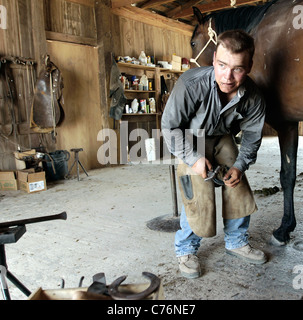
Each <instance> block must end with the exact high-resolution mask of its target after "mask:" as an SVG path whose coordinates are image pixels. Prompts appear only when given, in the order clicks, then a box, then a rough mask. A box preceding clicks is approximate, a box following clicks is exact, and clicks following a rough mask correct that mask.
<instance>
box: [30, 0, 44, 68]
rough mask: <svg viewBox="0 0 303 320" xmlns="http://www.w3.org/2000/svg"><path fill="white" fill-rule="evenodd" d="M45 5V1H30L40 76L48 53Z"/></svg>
mask: <svg viewBox="0 0 303 320" xmlns="http://www.w3.org/2000/svg"><path fill="white" fill-rule="evenodd" d="M43 3H44V1H41V0H31V1H30V4H31V12H32V33H33V45H34V53H35V60H36V61H37V64H38V65H37V74H39V72H40V70H41V65H42V63H43V58H44V56H45V55H46V53H47V48H46V35H45V22H44V7H43Z"/></svg>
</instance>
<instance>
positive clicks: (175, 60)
mask: <svg viewBox="0 0 303 320" xmlns="http://www.w3.org/2000/svg"><path fill="white" fill-rule="evenodd" d="M172 61H174V62H177V63H180V64H181V62H182V57H179V56H177V55H175V54H173V55H172Z"/></svg>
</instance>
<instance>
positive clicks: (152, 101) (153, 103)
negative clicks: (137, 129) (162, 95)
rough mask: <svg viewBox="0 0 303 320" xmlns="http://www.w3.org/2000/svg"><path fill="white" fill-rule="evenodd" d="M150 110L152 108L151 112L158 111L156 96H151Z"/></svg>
mask: <svg viewBox="0 0 303 320" xmlns="http://www.w3.org/2000/svg"><path fill="white" fill-rule="evenodd" d="M149 110H150V113H156V101H155V98H149Z"/></svg>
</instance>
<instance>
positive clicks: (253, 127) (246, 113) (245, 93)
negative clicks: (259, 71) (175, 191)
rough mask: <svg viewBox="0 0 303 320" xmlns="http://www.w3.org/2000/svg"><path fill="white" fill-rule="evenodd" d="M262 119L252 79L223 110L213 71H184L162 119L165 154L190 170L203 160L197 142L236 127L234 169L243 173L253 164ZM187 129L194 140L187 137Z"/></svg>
mask: <svg viewBox="0 0 303 320" xmlns="http://www.w3.org/2000/svg"><path fill="white" fill-rule="evenodd" d="M264 118H265V102H264V99H263V97H262V94H261V93H260V91H259V89H258V88H257V86H256V85H255V83H254V82H253V81H252V79H250V78H249V77H247V78H246V80H245V82H244V83H243V84H242V85H241V87H240V88H239V89H238V92H237V94H236V95H235V97H234V98H233V99H232V100H231V101H230V102H229V103H228V104H227V105H225V106H222V104H221V101H220V98H219V94H218V89H217V83H216V80H215V73H214V68H213V67H200V68H194V69H191V70H188V71H186V72H185V73H184V74H182V76H181V77H180V78H179V79H178V81H177V83H176V85H175V86H174V88H173V90H172V92H171V95H170V97H169V99H168V101H167V104H166V106H165V109H164V113H163V116H162V121H161V125H162V134H163V137H164V140H165V142H166V145H167V147H168V150H169V151H170V152H171V153H172V154H174V155H175V156H176V157H178V158H180V159H181V160H183V161H184V162H185V163H186V164H188V165H189V166H193V165H194V164H195V162H196V161H197V160H198V159H200V158H201V157H202V156H204V155H203V154H201V152H200V150H199V149H198V148H197V147H196V144H197V140H198V139H204V138H205V136H220V135H224V134H229V133H231V130H232V128H233V127H235V126H238V127H239V129H240V130H242V143H241V147H240V151H239V155H238V157H237V160H236V162H235V164H234V167H236V168H238V169H239V170H241V171H242V172H244V171H245V170H247V169H248V168H249V165H251V164H253V163H254V162H255V161H256V158H257V151H258V149H259V147H260V144H261V139H262V129H263V125H264ZM189 129H190V132H191V134H192V135H193V136H194V137H195V139H190V138H188V135H186V133H185V132H187V133H188V130H189ZM201 129H204V130H205V131H203V133H202V134H201V132H202V131H201ZM193 141H194V142H193Z"/></svg>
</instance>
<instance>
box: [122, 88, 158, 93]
mask: <svg viewBox="0 0 303 320" xmlns="http://www.w3.org/2000/svg"><path fill="white" fill-rule="evenodd" d="M124 92H127V93H155V92H156V91H155V90H131V89H125V90H124Z"/></svg>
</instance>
